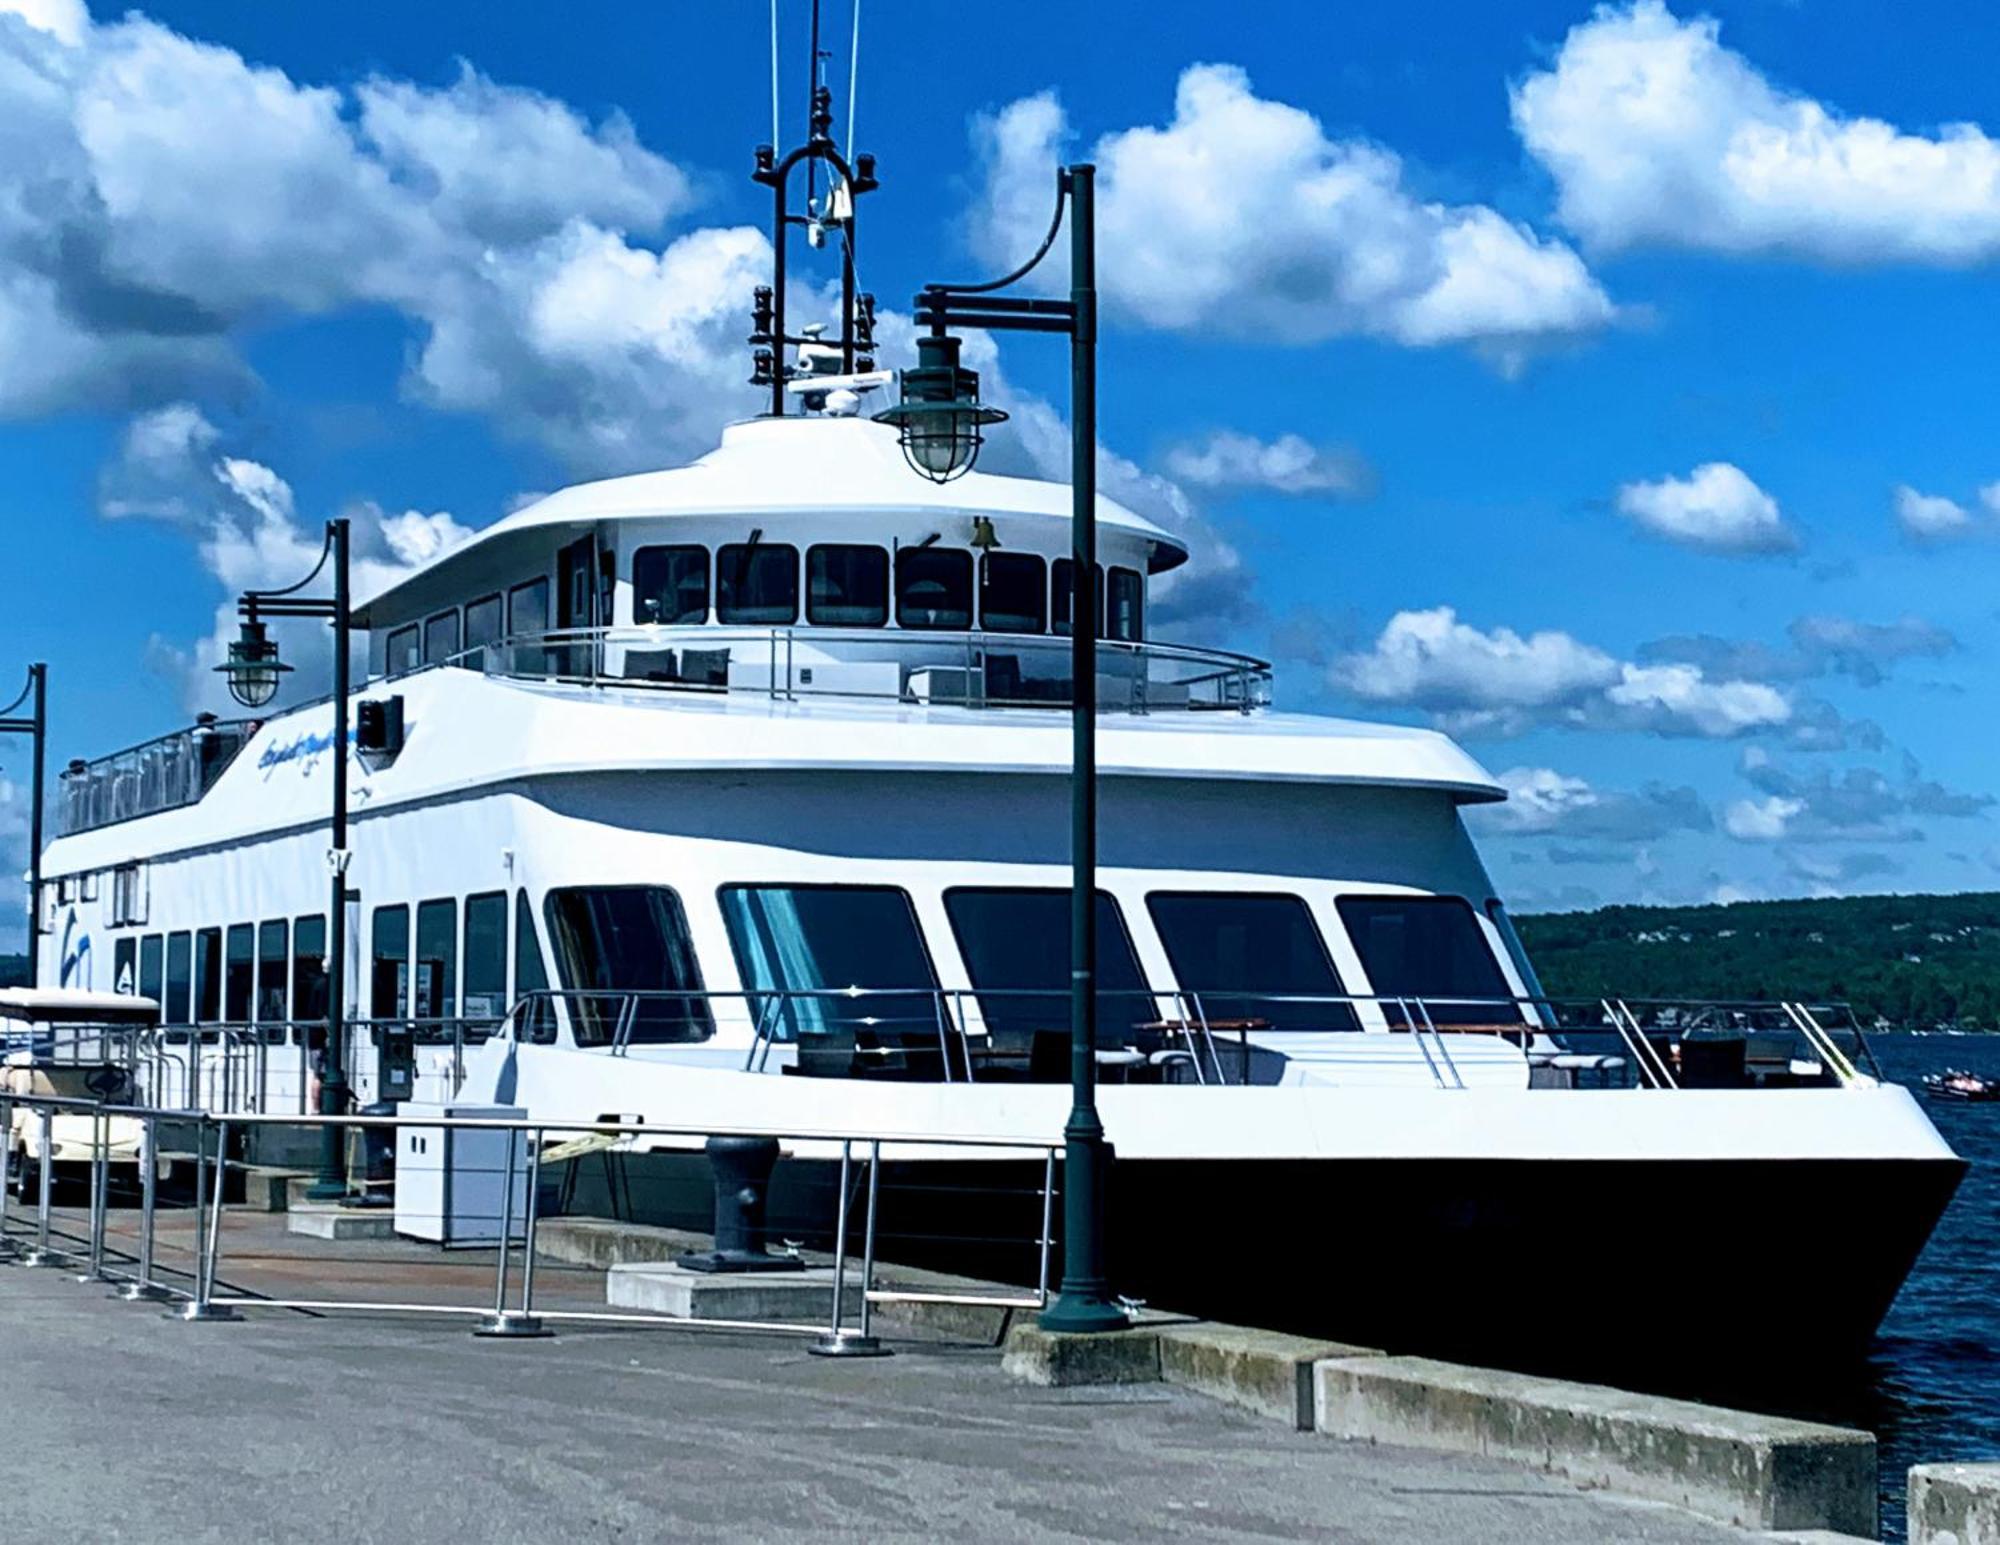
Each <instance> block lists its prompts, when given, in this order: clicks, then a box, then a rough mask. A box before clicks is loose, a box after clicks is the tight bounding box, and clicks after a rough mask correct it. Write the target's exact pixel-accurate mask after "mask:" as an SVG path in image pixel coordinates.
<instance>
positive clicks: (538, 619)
mask: <svg viewBox="0 0 2000 1545" xmlns="http://www.w3.org/2000/svg"><path fill="white" fill-rule="evenodd" d="M548 630H549V582H548V580H546V579H531V580H529V581H528V583H527V584H525V585H516V586H515V587H514V588H513V589H512V590H509V591H508V592H507V634H508V636H509V637H510V638H531V637H535V636H537V635H539V634H543V633H546V632H548Z"/></svg>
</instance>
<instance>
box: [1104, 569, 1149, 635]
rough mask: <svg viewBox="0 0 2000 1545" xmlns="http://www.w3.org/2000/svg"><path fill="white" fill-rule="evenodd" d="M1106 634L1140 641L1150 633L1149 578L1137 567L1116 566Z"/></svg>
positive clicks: (1112, 574) (1113, 574) (1112, 577)
mask: <svg viewBox="0 0 2000 1545" xmlns="http://www.w3.org/2000/svg"><path fill="white" fill-rule="evenodd" d="M1104 636H1105V637H1106V638H1116V639H1122V640H1124V642H1126V643H1128V644H1136V643H1138V642H1139V640H1140V639H1142V638H1144V637H1145V636H1146V581H1145V580H1144V579H1143V578H1141V577H1140V575H1139V572H1138V571H1137V570H1136V569H1113V570H1112V571H1111V593H1110V597H1109V602H1108V611H1107V613H1106V616H1105V619H1104Z"/></svg>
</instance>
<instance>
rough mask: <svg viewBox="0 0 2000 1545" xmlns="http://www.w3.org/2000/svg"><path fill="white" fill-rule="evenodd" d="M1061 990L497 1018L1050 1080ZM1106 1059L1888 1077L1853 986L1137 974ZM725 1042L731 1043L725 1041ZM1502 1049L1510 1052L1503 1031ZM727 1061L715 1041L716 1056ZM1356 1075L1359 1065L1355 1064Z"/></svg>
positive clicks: (1110, 1000) (1219, 1076)
mask: <svg viewBox="0 0 2000 1545" xmlns="http://www.w3.org/2000/svg"><path fill="white" fill-rule="evenodd" d="M1068 1020H1069V999H1068V995H1067V994H1066V993H1063V992H1061V991H1057V990H1044V989H1036V988H1012V989H996V988H957V987H950V988H946V987H931V986H911V987H842V988H807V989H797V988H753V989H740V990H733V991H710V990H696V989H685V990H683V989H653V990H627V989H612V988H603V989H582V990H578V989H549V990H545V991H539V992H534V993H530V994H527V995H525V996H523V997H522V998H521V999H519V1000H517V1001H516V1002H515V1004H514V1005H513V1006H512V1007H511V1008H510V1010H509V1011H508V1014H507V1016H506V1019H505V1020H504V1022H503V1024H502V1027H501V1033H503V1034H506V1035H509V1036H512V1037H514V1038H516V1039H519V1040H523V1041H530V1042H541V1043H545V1044H554V1043H556V1042H557V1041H558V1039H559V1032H560V1031H561V1030H563V1029H567V1031H568V1032H569V1036H570V1039H571V1040H572V1042H573V1043H574V1044H575V1045H576V1046H577V1047H578V1048H579V1049H583V1050H593V1051H601V1052H603V1053H604V1054H606V1055H609V1056H614V1057H623V1056H629V1055H631V1054H632V1052H633V1050H634V1049H635V1048H636V1047H645V1046H673V1045H682V1046H686V1045H693V1044H699V1043H704V1042H707V1041H710V1040H711V1039H714V1038H715V1036H716V1034H717V1032H718V1030H730V1031H733V1032H734V1034H733V1036H732V1037H731V1038H730V1040H731V1041H733V1040H735V1039H737V1038H740V1037H742V1036H744V1035H745V1033H746V1032H747V1039H748V1046H747V1050H745V1051H744V1052H743V1053H742V1059H741V1063H740V1066H741V1067H742V1068H743V1069H744V1070H746V1071H751V1072H769V1071H771V1070H772V1066H773V1057H774V1053H776V1052H778V1051H779V1049H780V1048H784V1049H785V1051H784V1055H783V1057H781V1058H780V1059H779V1060H778V1066H780V1067H784V1066H786V1065H789V1066H791V1067H793V1068H795V1069H797V1070H798V1071H801V1072H819V1073H823V1074H838V1073H840V1072H842V1071H845V1072H846V1073H847V1074H848V1075H849V1076H870V1075H871V1074H872V1075H873V1076H881V1077H903V1078H928V1079H933V1080H938V1081H943V1082H958V1081H979V1080H981V1079H989V1080H990V1079H996V1078H998V1079H1007V1080H1019V1079H1021V1078H1026V1079H1028V1080H1030V1081H1059V1080H1061V1079H1065V1078H1067V1077H1068V1076H1069V1062H1068V1057H1069V1037H1070V1030H1069V1025H1068ZM1098 1021H1099V1028H1098V1045H1097V1049H1096V1057H1095V1061H1096V1064H1097V1067H1098V1070H1099V1073H1100V1076H1101V1077H1104V1078H1106V1079H1107V1080H1115V1081H1120V1082H1158V1083H1189V1084H1201V1085H1209V1084H1216V1085H1221V1084H1239V1085H1242V1084H1256V1083H1276V1082H1279V1081H1281V1080H1282V1079H1283V1077H1284V1070H1285V1065H1286V1064H1287V1063H1288V1062H1291V1061H1294V1060H1301V1061H1308V1062H1316V1063H1320V1064H1323V1065H1324V1067H1325V1071H1326V1075H1327V1076H1328V1077H1329V1078H1330V1080H1331V1081H1333V1082H1335V1083H1338V1082H1340V1081H1342V1065H1343V1063H1345V1064H1346V1065H1347V1066H1348V1067H1349V1068H1350V1069H1351V1070H1358V1068H1359V1066H1360V1064H1361V1063H1362V1062H1364V1061H1366V1060H1368V1059H1369V1058H1376V1059H1379V1058H1380V1057H1381V1056H1382V1055H1384V1052H1383V1048H1382V1046H1381V1045H1380V1043H1362V1042H1346V1041H1344V1040H1342V1039H1337V1038H1336V1039H1328V1037H1330V1036H1332V1037H1341V1036H1343V1035H1344V1033H1346V1032H1357V1031H1377V1032H1380V1031H1388V1032H1393V1033H1396V1034H1400V1035H1407V1036H1408V1038H1409V1039H1408V1041H1407V1042H1404V1043H1403V1044H1405V1045H1408V1046H1410V1047H1412V1048H1414V1052H1415V1059H1416V1063H1417V1065H1420V1066H1421V1068H1422V1070H1423V1073H1424V1074H1425V1075H1426V1076H1427V1077H1428V1080H1429V1082H1430V1083H1432V1084H1433V1085H1435V1086H1436V1087H1437V1088H1439V1089H1465V1088H1468V1087H1472V1086H1473V1084H1475V1083H1478V1082H1481V1081H1491V1079H1492V1076H1493V1070H1494V1067H1495V1065H1496V1063H1504V1064H1506V1065H1507V1066H1510V1067H1518V1066H1519V1064H1520V1063H1522V1062H1525V1063H1526V1065H1527V1068H1528V1072H1529V1080H1530V1084H1531V1086H1533V1087H1538V1088H1572V1089H1581V1088H1645V1089H1659V1090H1673V1089H1681V1088H1741V1087H1752V1086H1755V1087H1762V1088H1781V1087H1796V1086H1800V1085H1813V1084H1817V1085H1827V1084H1837V1085H1842V1086H1845V1085H1855V1084H1860V1085H1867V1084H1872V1083H1875V1082H1879V1081H1880V1080H1881V1069H1880V1067H1879V1066H1878V1065H1877V1064H1876V1063H1875V1061H1874V1057H1873V1053H1872V1052H1871V1051H1870V1049H1869V1047H1868V1043H1867V1038H1866V1037H1865V1035H1863V1033H1862V1031H1861V1027H1860V1024H1859V1022H1858V1020H1857V1019H1856V1018H1855V1016H1854V1015H1853V1013H1852V1012H1851V1010H1849V1009H1848V1008H1847V1006H1846V1005H1844V1004H1811V1003H1805V1002H1798V1001H1789V1000H1785V1001H1770V1002H1749V1001H1725V1000H1693V999H1640V998H1629V999H1628V998H1615V997H1609V996H1607V997H1603V998H1598V999H1594V1000H1593V999H1583V998H1574V999H1569V998H1552V997H1547V996H1540V995H1536V996H1517V997H1474V996H1438V995H1418V994H1379V993H1378V994H1367V993H1343V994H1321V993H1256V992H1244V991H1235V990H1232V991H1210V992H1207V993H1199V992H1191V991H1186V990H1173V991H1166V992H1160V991H1155V990H1153V989H1150V988H1147V989H1132V990H1128V991H1122V992H1113V991H1106V992H1101V993H1100V994H1099V995H1098ZM723 1044H724V1045H727V1044H730V1041H725V1042H724V1043H723ZM1503 1047H1504V1048H1507V1049H1506V1050H1505V1051H1504V1052H1503V1051H1502V1048H1503ZM725 1060H726V1059H725ZM1354 1077H1355V1080H1356V1081H1366V1080H1365V1078H1363V1077H1362V1076H1361V1075H1360V1074H1359V1073H1358V1071H1356V1072H1355V1073H1354Z"/></svg>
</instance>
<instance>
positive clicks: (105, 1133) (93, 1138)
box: [76, 1108, 111, 1282]
mask: <svg viewBox="0 0 2000 1545" xmlns="http://www.w3.org/2000/svg"><path fill="white" fill-rule="evenodd" d="M109 1141H110V1130H109V1123H108V1122H107V1121H106V1120H105V1116H104V1111H103V1110H102V1108H99V1109H97V1110H93V1111H92V1112H91V1113H90V1225H89V1226H90V1243H89V1246H88V1247H87V1249H86V1252H85V1255H84V1266H83V1270H82V1271H81V1272H80V1273H78V1275H77V1279H76V1280H77V1281H79V1282H109V1281H110V1280H111V1279H110V1278H109V1277H107V1276H105V1275H104V1228H105V1215H106V1213H107V1212H108V1211H109V1208H108V1207H107V1205H106V1197H105V1195H104V1185H105V1181H106V1179H107V1178H108V1176H109V1171H110V1167H111V1166H110V1161H109V1159H108V1157H107V1155H106V1154H105V1151H104V1150H105V1145H106V1144H107V1143H108V1142H109Z"/></svg>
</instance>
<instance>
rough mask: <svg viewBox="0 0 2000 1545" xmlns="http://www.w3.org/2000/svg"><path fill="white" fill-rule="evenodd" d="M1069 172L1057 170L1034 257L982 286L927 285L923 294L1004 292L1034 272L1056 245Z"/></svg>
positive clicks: (1069, 180) (1066, 193) (1066, 169)
mask: <svg viewBox="0 0 2000 1545" xmlns="http://www.w3.org/2000/svg"><path fill="white" fill-rule="evenodd" d="M1070 172H1071V169H1070V168H1068V167H1062V168H1059V169H1058V170H1057V172H1056V212H1055V214H1054V215H1052V216H1051V217H1050V218H1049V231H1048V234H1047V235H1046V236H1044V237H1043V238H1042V244H1041V245H1040V246H1039V247H1037V248H1035V255H1034V256H1033V257H1031V258H1029V259H1028V261H1027V262H1025V263H1023V264H1022V265H1021V266H1020V267H1019V268H1017V269H1015V270H1014V271H1013V272H1012V273H1011V274H1007V275H1005V276H1004V277H1002V278H999V279H989V280H987V281H986V282H984V283H983V284H927V285H925V286H924V292H925V293H926V294H938V295H984V294H987V293H988V292H989V291H992V290H1004V289H1006V288H1007V286H1008V285H1010V284H1016V283H1019V282H1020V281H1021V280H1023V279H1025V278H1027V277H1028V275H1029V274H1031V273H1033V272H1034V269H1035V265H1036V264H1037V263H1039V262H1041V260H1042V259H1043V258H1045V257H1047V256H1048V255H1049V249H1050V248H1051V247H1053V246H1054V245H1055V244H1056V233H1057V232H1058V231H1060V230H1061V229H1062V221H1063V204H1064V202H1065V200H1066V199H1067V197H1068V196H1069V193H1070V191H1071V182H1072V180H1071V175H1070ZM1072 245H1074V242H1072ZM921 303H922V302H921V300H919V304H921Z"/></svg>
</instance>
